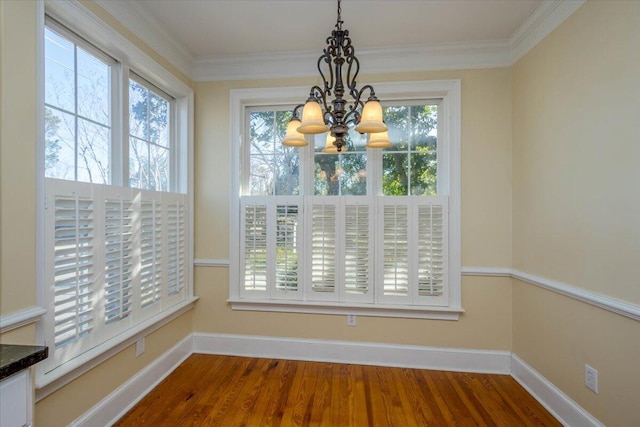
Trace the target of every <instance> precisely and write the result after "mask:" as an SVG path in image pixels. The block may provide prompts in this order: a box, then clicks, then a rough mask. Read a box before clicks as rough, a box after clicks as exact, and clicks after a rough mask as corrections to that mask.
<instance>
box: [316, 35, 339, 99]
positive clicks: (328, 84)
mask: <svg viewBox="0 0 640 427" xmlns="http://www.w3.org/2000/svg"><path fill="white" fill-rule="evenodd" d="M330 39H331V37H329V38H328V39H327V43H328V44H330ZM331 57H332V54H331V47H327V48H326V49H324V50H323V54H322V55H321V56H320V58H318V64H317V67H318V73H320V77H322V82H323V84H324V92H325V93H327V94H328V95H331V88H333V84H334V79H335V75H334V72H333V67H332V66H331ZM323 64H328V67H327V68H328V69H329V73H328V74H329V81H327V76H326V75H325V73H324V72H323V71H322V65H323Z"/></svg>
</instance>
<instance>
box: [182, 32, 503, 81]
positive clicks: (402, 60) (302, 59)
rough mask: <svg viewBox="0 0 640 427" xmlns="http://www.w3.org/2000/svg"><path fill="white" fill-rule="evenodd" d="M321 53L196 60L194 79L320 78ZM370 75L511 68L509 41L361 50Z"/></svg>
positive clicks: (362, 58)
mask: <svg viewBox="0 0 640 427" xmlns="http://www.w3.org/2000/svg"><path fill="white" fill-rule="evenodd" d="M319 55H320V52H318V51H313V52H289V53H281V54H268V55H244V56H228V57H221V58H202V59H196V60H195V66H194V74H193V80H195V81H211V80H244V79H259V78H282V77H309V76H317V74H318V71H317V68H316V63H317V61H318V56H319ZM358 59H359V60H360V63H361V64H366V70H367V73H389V72H409V71H423V70H454V69H471V68H494V67H508V66H509V65H511V59H510V50H509V43H508V42H507V41H502V40H498V41H484V42H473V43H442V44H433V45H423V46H398V47H393V48H380V49H362V50H358Z"/></svg>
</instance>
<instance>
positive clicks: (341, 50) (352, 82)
mask: <svg viewBox="0 0 640 427" xmlns="http://www.w3.org/2000/svg"><path fill="white" fill-rule="evenodd" d="M340 2H341V0H338V19H337V22H336V25H335V30H333V31H332V32H331V36H329V37H327V47H326V48H325V49H324V50H323V51H322V52H323V53H322V55H321V56H320V58H318V72H319V73H320V77H322V81H323V87H320V86H318V85H315V86H313V87H311V91H310V93H309V98H308V99H307V101H306V102H305V103H304V104H300V105H298V106H296V107H295V108H294V110H293V113H292V115H291V120H290V121H289V123H288V125H287V131H286V135H285V138H284V140H283V141H282V144H283V145H286V146H290V147H303V146H306V145H308V142H307V140H306V139H305V137H304V135H313V134H320V133H325V132H328V133H327V144H326V147H325V149H324V150H323V151H325V152H338V153H340V152H342V151H343V149H346V143H347V140H346V139H345V138H346V136H347V134H348V133H349V129H350V128H351V127H355V130H356V131H358V132H360V133H362V134H364V133H367V134H370V135H369V139H368V142H367V147H372V148H384V147H390V146H391V145H392V143H391V142H390V141H389V136H388V133H387V126H386V125H385V123H384V121H383V119H382V105H381V104H380V101H379V100H378V98H377V97H376V94H375V91H374V89H373V86H371V85H366V86H363V87H362V89H360V90H358V88H357V85H356V77H358V72H359V71H360V61H359V60H358V58H357V57H356V55H355V51H354V48H353V45H352V44H351V39H350V38H349V30H343V29H342V24H343V21H342V18H341V13H342V8H341V5H340ZM345 80H346V87H345ZM365 93H368V94H369V97H368V98H367V100H366V102H363V99H364V98H363V96H364V95H365ZM345 94H346V95H347V96H350V97H351V98H352V100H350V101H349V100H348V99H345V98H344V97H345ZM332 95H333V100H330V99H328V98H329V97H331V96H332ZM300 114H302V117H301V118H300V117H299V115H300Z"/></svg>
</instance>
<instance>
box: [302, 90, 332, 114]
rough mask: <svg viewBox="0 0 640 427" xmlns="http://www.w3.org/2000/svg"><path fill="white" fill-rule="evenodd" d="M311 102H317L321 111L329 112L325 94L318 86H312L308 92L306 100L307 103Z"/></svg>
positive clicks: (329, 107) (329, 108)
mask: <svg viewBox="0 0 640 427" xmlns="http://www.w3.org/2000/svg"><path fill="white" fill-rule="evenodd" d="M313 100H315V101H317V102H318V103H319V104H320V106H321V107H322V108H323V110H325V111H331V106H330V104H328V103H327V92H326V91H325V90H323V89H322V88H321V87H320V86H318V85H315V86H312V87H311V91H310V92H309V99H307V101H313Z"/></svg>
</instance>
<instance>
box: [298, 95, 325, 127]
mask: <svg viewBox="0 0 640 427" xmlns="http://www.w3.org/2000/svg"><path fill="white" fill-rule="evenodd" d="M328 130H329V127H328V126H327V125H326V124H325V123H324V118H323V114H322V108H321V107H320V104H319V103H318V102H317V101H307V102H306V103H305V104H304V108H303V109H302V122H301V123H300V126H299V127H298V132H300V133H303V134H305V135H307V134H315V133H325V132H327V131H328Z"/></svg>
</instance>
